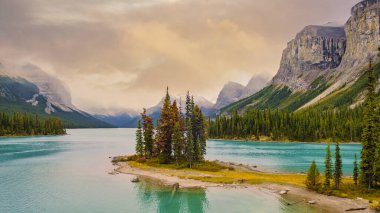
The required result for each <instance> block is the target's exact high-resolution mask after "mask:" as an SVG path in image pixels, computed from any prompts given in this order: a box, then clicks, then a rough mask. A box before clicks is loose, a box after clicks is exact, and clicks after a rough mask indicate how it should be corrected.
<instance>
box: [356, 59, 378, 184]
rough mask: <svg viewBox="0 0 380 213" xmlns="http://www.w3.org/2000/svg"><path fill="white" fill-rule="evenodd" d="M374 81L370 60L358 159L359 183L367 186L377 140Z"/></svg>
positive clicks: (371, 182) (372, 169)
mask: <svg viewBox="0 0 380 213" xmlns="http://www.w3.org/2000/svg"><path fill="white" fill-rule="evenodd" d="M375 85H376V81H375V77H374V75H373V68H372V61H370V65H369V69H368V86H367V97H366V101H365V110H364V127H363V134H362V152H361V161H360V180H361V183H362V184H363V185H364V186H366V187H368V189H370V188H372V186H373V181H374V180H373V178H374V171H375V156H376V145H377V143H378V141H379V135H378V132H377V122H378V121H377V119H376V116H375V111H376V106H375V103H374V102H375V95H376V94H375V87H376V86H375Z"/></svg>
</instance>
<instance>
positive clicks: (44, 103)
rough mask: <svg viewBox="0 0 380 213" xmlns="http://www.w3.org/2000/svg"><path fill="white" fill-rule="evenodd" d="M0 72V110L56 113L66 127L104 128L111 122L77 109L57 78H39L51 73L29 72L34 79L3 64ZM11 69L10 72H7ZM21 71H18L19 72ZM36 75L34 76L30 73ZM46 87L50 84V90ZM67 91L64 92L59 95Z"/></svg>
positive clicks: (41, 115)
mask: <svg viewBox="0 0 380 213" xmlns="http://www.w3.org/2000/svg"><path fill="white" fill-rule="evenodd" d="M1 70H2V71H1V72H0V111H1V112H6V113H14V112H20V113H24V112H25V113H31V114H35V115H38V116H40V117H42V118H47V117H49V116H54V117H58V118H60V119H61V120H62V122H63V123H64V125H65V127H67V128H88V127H92V128H105V127H112V125H110V124H108V123H105V122H103V121H100V120H98V119H96V118H94V117H92V116H91V115H90V114H88V113H86V112H83V111H80V110H78V109H77V108H75V107H74V106H73V105H72V104H71V100H70V99H69V97H70V94H69V93H65V92H67V91H66V90H64V89H63V88H59V86H60V85H59V81H58V80H56V81H51V82H48V81H46V82H45V83H44V81H42V79H44V78H45V79H47V80H49V78H50V80H52V79H53V77H51V76H47V75H46V76H44V75H42V74H41V73H40V74H41V75H40V77H37V75H36V73H35V72H31V73H34V74H31V76H27V77H30V78H35V81H36V82H37V83H34V82H31V81H29V80H27V79H25V78H22V77H20V76H18V74H19V72H18V71H13V70H12V72H9V71H8V72H7V71H6V68H4V67H2V68H1ZM9 73H12V74H9ZM20 73H21V72H20ZM32 75H35V76H32ZM49 88H53V89H52V90H51V92H50V90H49ZM60 94H66V95H67V96H60Z"/></svg>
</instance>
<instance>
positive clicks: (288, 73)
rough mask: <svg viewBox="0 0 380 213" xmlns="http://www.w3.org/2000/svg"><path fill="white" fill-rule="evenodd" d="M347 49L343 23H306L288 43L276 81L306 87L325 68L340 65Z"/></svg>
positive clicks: (278, 83)
mask: <svg viewBox="0 0 380 213" xmlns="http://www.w3.org/2000/svg"><path fill="white" fill-rule="evenodd" d="M345 50H346V36H345V31H344V28H343V26H340V27H336V26H333V27H331V26H307V27H305V28H304V29H303V30H302V31H301V32H299V33H298V34H297V36H296V37H295V39H293V40H292V41H290V42H289V43H288V46H287V47H286V49H285V50H284V51H283V54H282V59H281V62H280V68H279V70H278V73H277V74H276V76H275V77H274V78H273V80H272V84H274V85H284V86H287V87H288V88H289V89H290V90H292V91H299V90H307V89H309V86H310V85H311V84H312V82H313V81H314V80H315V79H317V78H318V77H319V76H320V75H321V74H323V73H325V72H326V70H329V69H333V68H336V67H338V66H339V64H340V62H341V60H342V58H343V55H344V53H345Z"/></svg>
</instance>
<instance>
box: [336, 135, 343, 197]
mask: <svg viewBox="0 0 380 213" xmlns="http://www.w3.org/2000/svg"><path fill="white" fill-rule="evenodd" d="M342 175H343V171H342V157H341V156H340V147H339V143H338V142H336V144H335V171H334V182H335V189H339V187H340V182H341V181H342Z"/></svg>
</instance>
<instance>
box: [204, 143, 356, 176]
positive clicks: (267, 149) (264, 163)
mask: <svg viewBox="0 0 380 213" xmlns="http://www.w3.org/2000/svg"><path fill="white" fill-rule="evenodd" d="M325 149H326V145H325V144H308V143H276V142H270V143H266V142H236V141H209V142H208V144H207V158H208V159H210V160H216V159H219V160H224V161H228V162H236V163H243V164H250V165H257V166H258V168H263V169H269V170H272V171H279V172H306V171H307V169H308V168H309V166H310V164H311V162H312V161H313V160H315V161H316V163H317V165H318V167H319V169H320V171H323V168H324V167H323V164H324V160H325V152H326V150H325ZM330 149H331V153H332V154H333V156H332V158H333V161H334V154H335V145H331V147H330ZM340 151H341V155H342V162H343V173H344V175H347V176H351V175H352V171H353V162H354V158H355V154H357V157H358V158H360V151H361V145H359V144H341V145H340Z"/></svg>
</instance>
